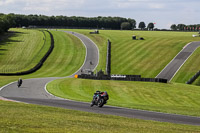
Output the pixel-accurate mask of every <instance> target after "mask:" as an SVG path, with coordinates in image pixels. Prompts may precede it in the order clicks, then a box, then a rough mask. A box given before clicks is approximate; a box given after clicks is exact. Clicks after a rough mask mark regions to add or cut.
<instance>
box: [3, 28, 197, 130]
mask: <svg viewBox="0 0 200 133" xmlns="http://www.w3.org/2000/svg"><path fill="white" fill-rule="evenodd" d="M16 30H19V29H16ZM73 31H77V32H80V33H83V34H85V35H87V36H88V37H90V38H91V39H92V40H93V41H94V42H95V43H96V44H97V45H98V47H99V49H100V54H101V55H100V64H99V66H98V68H97V69H98V70H99V69H101V68H103V69H105V59H106V41H107V39H110V40H111V42H112V73H114V74H115V73H117V74H142V76H144V77H155V76H156V75H157V74H158V73H159V72H160V71H161V70H162V69H163V68H164V67H165V65H166V64H168V63H169V61H170V60H171V59H172V58H173V57H174V56H175V55H176V54H177V53H178V52H179V51H180V50H181V49H182V47H183V46H184V45H186V44H187V43H188V42H191V41H197V40H198V38H192V37H191V35H192V34H194V33H183V32H147V31H100V34H99V35H94V34H93V35H90V34H89V32H90V30H73ZM21 32H22V33H23V32H26V31H21ZM50 32H51V33H52V34H53V36H54V38H55V48H54V50H53V53H52V54H51V55H50V56H49V58H48V59H47V60H46V62H45V63H44V65H43V67H42V68H41V69H40V70H38V71H37V72H35V73H33V74H29V75H25V76H21V77H22V78H36V77H58V76H67V75H71V74H72V73H74V72H75V71H76V70H77V69H78V68H79V67H80V66H81V65H82V63H83V61H84V57H85V49H84V46H83V45H82V44H81V41H80V40H79V39H77V38H76V37H74V36H72V35H68V34H66V33H64V32H58V31H50ZM22 35H23V34H20V36H19V37H22ZM132 35H137V36H140V37H144V38H145V40H143V41H142V40H132V39H131V36H132ZM31 40H32V41H34V40H33V38H31ZM47 43H49V39H47ZM1 48H2V45H1V47H0V49H1ZM9 49H12V48H9ZM25 50H26V49H25ZM27 50H28V49H27ZM127 51H128V52H127ZM2 52H3V51H2ZM4 52H5V51H4ZM0 56H1V55H0ZM4 56H5V55H4ZM28 58H30V59H31V58H33V56H30V57H28ZM194 58H195V57H194ZM196 61H197V60H195V62H196ZM196 69H197V68H196V67H195V68H194V71H196ZM183 71H186V70H183ZM181 77H182V76H181ZM181 77H179V78H181ZM18 78H19V77H18V76H12V77H7V76H0V86H3V85H5V84H7V83H9V82H11V81H14V80H17V79H18ZM48 89H49V90H50V91H51V92H52V93H53V94H56V95H58V96H61V97H65V98H69V99H74V100H81V101H88V102H90V100H91V98H92V95H93V93H94V91H96V90H106V91H108V93H109V94H110V100H109V101H108V104H111V105H116V106H122V107H130V108H137V109H145V110H156V111H160V112H168V113H178V114H186V115H193V116H200V114H199V110H200V106H199V105H200V103H199V100H198V98H199V97H200V96H199V94H200V88H199V87H198V86H189V85H185V84H175V83H170V84H160V83H144V82H118V81H94V80H82V79H61V80H56V81H53V82H51V83H50V84H49V85H48ZM66 92H67V93H66ZM0 106H1V108H0V112H1V113H0V118H1V120H0V132H50V131H51V132H67V131H69V132H80V131H81V132H98V131H99V130H102V131H103V132H110V131H113V132H132V131H133V130H134V131H135V132H200V128H199V127H198V126H189V125H178V124H170V123H161V122H153V121H143V120H137V119H129V118H123V117H117V116H108V115H101V114H92V113H85V112H79V111H72V110H66V109H60V108H52V107H44V106H36V105H29V104H28V105H27V104H23V103H13V102H6V101H1V100H0Z"/></svg>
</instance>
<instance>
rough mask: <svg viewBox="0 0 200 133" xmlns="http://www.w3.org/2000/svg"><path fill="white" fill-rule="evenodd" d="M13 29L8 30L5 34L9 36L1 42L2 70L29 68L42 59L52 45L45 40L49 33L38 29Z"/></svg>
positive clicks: (13, 70)
mask: <svg viewBox="0 0 200 133" xmlns="http://www.w3.org/2000/svg"><path fill="white" fill-rule="evenodd" d="M11 30H12V32H11V31H10V32H8V33H7V34H6V35H5V36H7V37H6V38H4V39H2V41H1V42H0V72H3V73H4V72H6V73H13V72H20V71H24V70H29V69H30V68H32V67H34V66H35V65H36V64H37V63H38V62H39V61H40V59H41V58H42V57H43V56H44V54H45V52H47V50H48V48H49V47H50V43H47V42H46V41H45V40H48V38H49V35H48V33H47V32H44V33H42V32H41V31H38V30H23V29H11ZM46 36H47V37H46ZM30 38H32V39H30ZM33 40H34V41H33Z"/></svg>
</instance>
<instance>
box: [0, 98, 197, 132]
mask: <svg viewBox="0 0 200 133" xmlns="http://www.w3.org/2000/svg"><path fill="white" fill-rule="evenodd" d="M0 107H1V108H0V118H1V119H0V132H26V133H28V132H31V133H33V132H59V133H62V132H87V133H88V132H89V133H95V132H113V133H115V132H116V133H124V132H126V133H128V132H145V133H160V132H166V133H169V132H173V133H176V132H177V133H183V132H200V127H199V126H190V125H180V124H172V123H163V122H154V121H145V120H138V119H132V118H131V119H130V118H124V117H118V116H111V115H103V114H93V113H87V112H80V111H74V110H73V111H72V110H67V109H61V108H53V107H45V106H38V105H30V104H23V103H14V102H7V101H1V100H0Z"/></svg>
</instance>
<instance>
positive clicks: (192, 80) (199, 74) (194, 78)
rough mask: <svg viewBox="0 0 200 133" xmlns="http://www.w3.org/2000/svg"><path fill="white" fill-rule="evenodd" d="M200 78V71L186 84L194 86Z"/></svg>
mask: <svg viewBox="0 0 200 133" xmlns="http://www.w3.org/2000/svg"><path fill="white" fill-rule="evenodd" d="M199 76H200V71H198V72H197V73H196V74H195V75H194V76H193V77H192V78H191V79H190V80H188V81H187V82H186V84H192V83H193V82H194V81H195V80H196V79H197V78H198V77H199Z"/></svg>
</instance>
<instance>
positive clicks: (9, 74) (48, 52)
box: [0, 30, 54, 76]
mask: <svg viewBox="0 0 200 133" xmlns="http://www.w3.org/2000/svg"><path fill="white" fill-rule="evenodd" d="M46 32H48V33H49V34H50V38H51V46H50V48H49V50H48V51H47V53H46V54H45V55H44V56H43V58H42V59H41V60H40V62H39V63H38V64H37V65H36V66H34V67H33V68H31V69H30V70H27V71H22V72H16V73H0V75H1V76H18V75H26V74H30V73H33V72H35V71H37V70H38V69H40V68H41V67H42V65H43V63H44V62H45V61H46V59H47V58H48V57H49V55H50V54H51V52H52V51H53V49H54V38H53V35H52V34H51V32H49V31H48V30H46Z"/></svg>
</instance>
